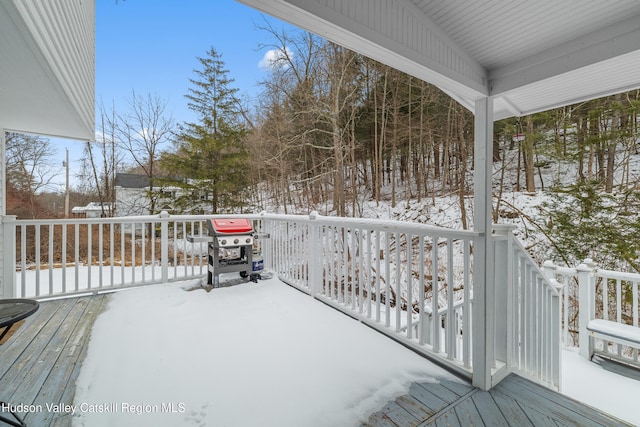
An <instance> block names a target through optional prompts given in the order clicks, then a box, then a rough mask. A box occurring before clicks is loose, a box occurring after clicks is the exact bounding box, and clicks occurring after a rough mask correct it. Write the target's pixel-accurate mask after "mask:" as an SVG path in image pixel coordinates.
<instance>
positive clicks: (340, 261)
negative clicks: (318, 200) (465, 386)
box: [262, 213, 479, 376]
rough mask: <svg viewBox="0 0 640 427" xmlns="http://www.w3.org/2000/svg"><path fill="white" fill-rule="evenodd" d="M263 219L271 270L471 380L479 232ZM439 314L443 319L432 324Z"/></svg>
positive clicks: (361, 221) (277, 217)
mask: <svg viewBox="0 0 640 427" xmlns="http://www.w3.org/2000/svg"><path fill="white" fill-rule="evenodd" d="M262 218H263V221H264V223H265V228H266V229H267V230H268V232H269V233H270V235H271V239H269V242H268V245H269V246H270V248H271V249H270V253H271V256H272V258H271V260H270V261H271V263H270V264H269V265H270V266H271V268H273V269H274V270H275V271H276V272H277V274H278V276H279V277H280V278H281V279H282V280H284V281H286V282H287V283H289V284H291V285H293V286H295V287H297V288H299V289H300V290H302V291H304V292H307V293H309V294H311V295H313V296H314V297H316V298H318V299H321V300H323V301H324V302H326V303H328V304H330V305H332V306H334V307H335V308H337V309H339V310H341V311H343V312H345V313H347V314H349V315H351V316H353V317H356V318H358V319H359V320H361V321H363V322H365V323H367V324H369V325H370V326H372V327H373V328H375V329H378V330H380V331H382V332H384V333H385V334H388V335H390V336H392V337H393V338H395V339H397V340H400V341H402V342H403V343H405V345H409V346H411V347H412V348H414V349H415V350H416V351H419V352H421V353H423V354H425V355H427V356H429V357H435V358H438V359H439V360H440V361H443V362H444V363H447V364H448V365H449V366H450V367H452V368H453V369H455V370H457V371H458V372H460V373H461V374H463V375H467V376H470V375H471V368H472V367H471V360H472V359H471V358H472V354H471V334H472V330H471V321H470V319H471V315H470V313H471V305H472V295H473V292H472V289H473V280H472V277H471V271H472V268H471V265H472V260H473V256H472V250H471V247H472V243H473V242H474V239H476V238H477V237H478V236H479V234H478V233H475V232H469V231H463V230H449V229H445V228H439V227H433V226H425V225H421V224H416V223H406V222H399V221H383V220H376V219H354V218H335V217H324V216H320V215H318V214H315V213H314V214H312V215H310V216H309V217H300V216H293V215H287V216H282V215H269V214H266V215H264V216H263V217H262ZM434 278H435V280H434ZM434 312H437V313H438V321H430V318H431V314H430V313H434ZM413 324H416V325H417V327H416V328H414V327H409V328H408V327H407V325H413Z"/></svg>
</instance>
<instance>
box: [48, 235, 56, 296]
mask: <svg viewBox="0 0 640 427" xmlns="http://www.w3.org/2000/svg"><path fill="white" fill-rule="evenodd" d="M54 232H55V229H54V227H53V224H49V254H48V258H49V260H48V261H49V278H48V281H49V286H48V288H49V295H51V294H53V292H54V290H53V261H54V260H53V235H54Z"/></svg>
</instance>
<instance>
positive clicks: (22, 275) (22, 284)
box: [20, 225, 66, 298]
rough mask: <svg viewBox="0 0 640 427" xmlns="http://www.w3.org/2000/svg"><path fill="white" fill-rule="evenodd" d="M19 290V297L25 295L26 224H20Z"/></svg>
mask: <svg viewBox="0 0 640 427" xmlns="http://www.w3.org/2000/svg"><path fill="white" fill-rule="evenodd" d="M65 249H66V248H65ZM20 291H21V293H20V297H22V298H24V297H25V296H26V295H27V226H26V225H21V226H20ZM36 295H37V294H36Z"/></svg>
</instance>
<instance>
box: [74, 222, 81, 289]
mask: <svg viewBox="0 0 640 427" xmlns="http://www.w3.org/2000/svg"><path fill="white" fill-rule="evenodd" d="M74 234H75V237H74V240H73V241H74V243H75V254H74V271H73V272H74V279H75V280H74V284H73V290H74V291H75V292H78V288H79V285H80V224H79V223H76V224H75V227H74Z"/></svg>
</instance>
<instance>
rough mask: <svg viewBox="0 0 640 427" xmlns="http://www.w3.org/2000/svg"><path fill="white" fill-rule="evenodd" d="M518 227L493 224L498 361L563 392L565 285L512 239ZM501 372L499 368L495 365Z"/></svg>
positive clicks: (510, 370)
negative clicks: (546, 272)
mask: <svg viewBox="0 0 640 427" xmlns="http://www.w3.org/2000/svg"><path fill="white" fill-rule="evenodd" d="M513 228H514V227H513V226H511V225H494V232H495V235H494V238H495V248H496V250H495V261H496V262H495V266H496V269H495V272H496V277H495V279H496V301H495V304H496V307H498V308H499V307H506V308H507V309H506V310H500V312H501V313H504V314H505V317H500V316H496V340H495V342H496V350H495V352H496V354H495V359H496V360H497V361H503V362H504V363H506V364H507V366H508V369H506V370H504V371H505V374H508V373H509V372H512V371H514V372H517V373H519V374H520V375H523V376H525V377H528V378H531V379H533V380H535V381H538V382H541V383H543V384H546V385H547V386H549V387H551V388H555V389H560V388H561V377H562V375H561V366H562V363H561V357H562V354H561V350H562V345H561V339H560V331H561V302H560V293H561V291H562V287H563V285H561V284H559V283H558V282H557V281H556V280H555V279H549V278H547V277H546V276H545V274H544V273H543V271H542V270H541V269H540V268H539V267H538V265H537V264H536V263H535V261H534V260H533V259H532V258H531V256H530V255H529V253H528V252H527V250H526V249H525V248H524V247H523V246H522V244H521V243H520V241H519V240H518V239H517V238H515V237H514V236H513V233H512V231H513ZM496 368H498V366H496Z"/></svg>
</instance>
